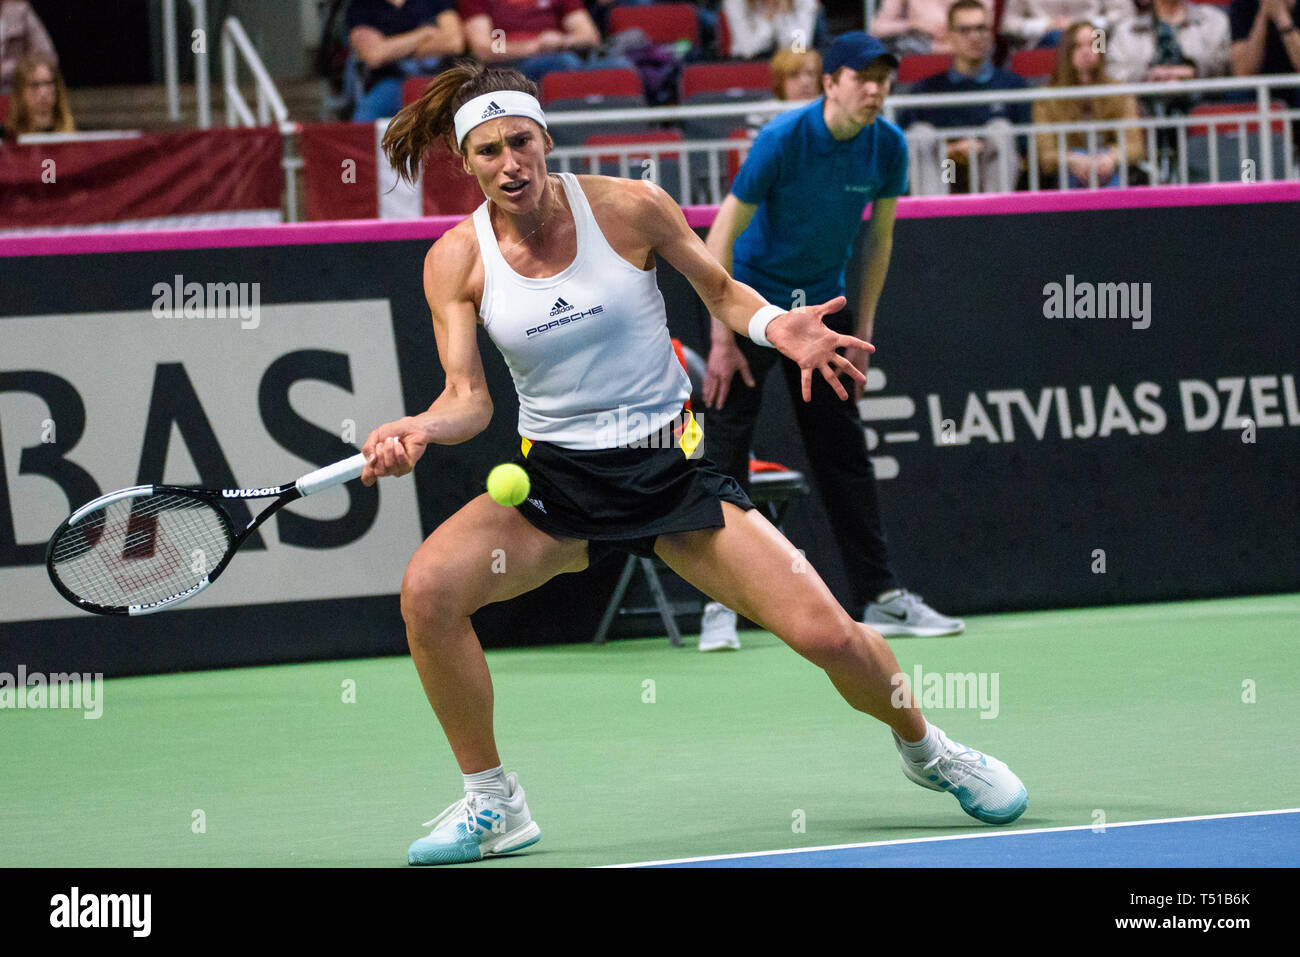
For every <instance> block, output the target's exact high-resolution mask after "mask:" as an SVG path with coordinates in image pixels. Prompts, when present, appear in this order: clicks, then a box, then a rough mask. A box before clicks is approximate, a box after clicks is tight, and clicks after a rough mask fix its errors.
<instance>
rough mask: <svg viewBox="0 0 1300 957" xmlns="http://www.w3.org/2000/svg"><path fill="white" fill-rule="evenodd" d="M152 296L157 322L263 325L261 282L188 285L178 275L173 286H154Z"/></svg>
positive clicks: (171, 284) (242, 325)
mask: <svg viewBox="0 0 1300 957" xmlns="http://www.w3.org/2000/svg"><path fill="white" fill-rule="evenodd" d="M151 292H152V293H153V297H154V300H153V309H152V310H151V311H152V313H153V317H154V318H155V319H239V320H240V323H239V328H241V329H256V328H257V327H258V326H259V325H261V322H262V318H261V305H262V284H261V283H258V282H209V283H201V282H186V281H185V277H184V276H182V275H180V274H179V273H178V274H177V275H176V276H174V277H173V278H172V282H170V283H166V282H159V283H154V286H153V289H152V290H151Z"/></svg>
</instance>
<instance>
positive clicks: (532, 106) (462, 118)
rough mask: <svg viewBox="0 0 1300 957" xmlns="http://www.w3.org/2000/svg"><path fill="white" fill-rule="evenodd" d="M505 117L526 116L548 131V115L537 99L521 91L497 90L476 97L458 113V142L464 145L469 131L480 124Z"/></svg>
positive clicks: (455, 124) (456, 120)
mask: <svg viewBox="0 0 1300 957" xmlns="http://www.w3.org/2000/svg"><path fill="white" fill-rule="evenodd" d="M503 116H526V117H528V118H529V119H532V120H536V121H537V123H538V125H540V126H541V127H542V129H546V115H545V114H544V113H542V105H541V104H540V103H538V102H537V98H536V97H534V96H531V95H530V94H528V93H524V92H522V91H520V90H496V91H494V92H492V93H483V94H481V95H479V96H476V97H474V98H473V99H472V100H470V101H469V102H468V103H465V104H463V105H462V106H461V107H460V109H458V110H457V111H456V117H455V119H454V121H453V123H454V126H455V129H456V142H457V143H464V142H465V137H466V135H467V134H468V133H469V131H470V130H472V129H473V128H474V127H476V126H478V125H479V124H480V123H486V122H488V121H489V120H494V119H498V118H500V117H503Z"/></svg>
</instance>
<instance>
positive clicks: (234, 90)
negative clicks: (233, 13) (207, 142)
mask: <svg viewBox="0 0 1300 957" xmlns="http://www.w3.org/2000/svg"><path fill="white" fill-rule="evenodd" d="M236 53H238V54H239V55H240V56H241V57H242V58H243V60H244V63H245V64H247V65H248V70H249V72H250V73H252V74H253V83H254V85H255V87H256V89H257V118H256V119H254V118H253V111H252V110H251V109H249V106H248V101H247V100H245V99H244V94H243V91H241V90H240V89H239V62H238V60H237V59H236V58H235V54H236ZM221 84H222V89H223V91H224V92H225V97H226V125H227V126H266V125H267V124H268V123H270V122H271V116H272V114H274V115H275V122H276V123H277V124H281V125H282V124H284V123H288V122H289V110H288V108H287V107H286V106H285V105H284V100H283V99H282V98H281V97H280V91H279V90H277V89H276V88H275V82H274V81H273V80H272V79H271V74H269V73H267V72H266V66H265V64H263V63H262V58H261V57H260V56H258V54H257V48H256V47H254V46H253V42H252V41H251V40H249V39H248V34H247V33H246V32H245V31H244V27H243V24H241V23H240V22H239V20H237V19H236V18H235V17H226V22H225V23H223V24H222V25H221Z"/></svg>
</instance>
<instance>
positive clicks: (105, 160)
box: [0, 127, 284, 228]
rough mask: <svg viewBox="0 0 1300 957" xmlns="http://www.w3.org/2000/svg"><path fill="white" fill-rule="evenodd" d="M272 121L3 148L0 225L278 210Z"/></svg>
mask: <svg viewBox="0 0 1300 957" xmlns="http://www.w3.org/2000/svg"><path fill="white" fill-rule="evenodd" d="M282 155H283V140H282V138H281V134H280V131H279V130H278V129H276V128H275V127H256V128H253V129H219V130H188V131H185V132H180V133H157V134H147V135H145V136H141V137H139V138H138V139H121V140H100V141H92V142H83V143H48V144H39V145H28V146H15V145H13V144H11V143H8V144H5V146H3V147H0V227H3V228H21V227H27V226H70V225H81V224H90V223H108V222H116V221H120V220H133V219H151V218H154V217H159V216H176V215H187V214H197V213H214V212H229V211H234V210H250V209H279V208H280V203H281V195H282V193H283V189H284V171H283V169H282V168H281V166H280V159H281V156H282Z"/></svg>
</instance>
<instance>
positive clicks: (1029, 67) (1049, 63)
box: [1011, 49, 1057, 79]
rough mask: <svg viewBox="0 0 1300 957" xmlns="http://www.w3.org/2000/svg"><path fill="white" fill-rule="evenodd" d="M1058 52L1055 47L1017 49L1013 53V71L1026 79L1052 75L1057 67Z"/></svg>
mask: <svg viewBox="0 0 1300 957" xmlns="http://www.w3.org/2000/svg"><path fill="white" fill-rule="evenodd" d="M1056 53H1057V51H1056V50H1054V49H1046V50H1017V51H1016V52H1015V53H1013V54H1011V72H1012V73H1014V74H1016V75H1017V76H1023V77H1024V78H1025V79H1035V78H1037V77H1047V76H1051V75H1052V71H1053V70H1055V69H1056Z"/></svg>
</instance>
